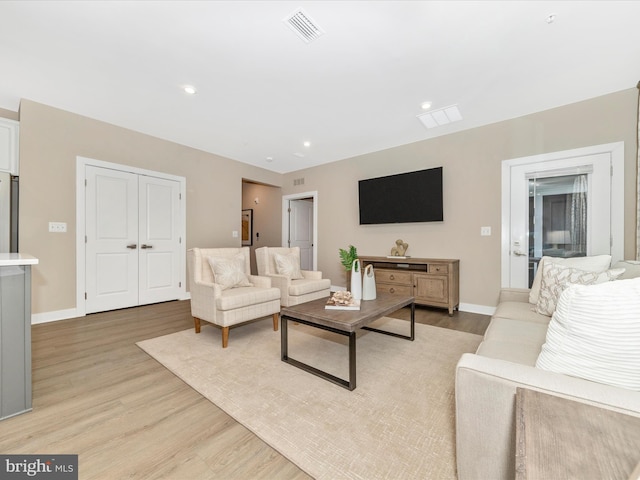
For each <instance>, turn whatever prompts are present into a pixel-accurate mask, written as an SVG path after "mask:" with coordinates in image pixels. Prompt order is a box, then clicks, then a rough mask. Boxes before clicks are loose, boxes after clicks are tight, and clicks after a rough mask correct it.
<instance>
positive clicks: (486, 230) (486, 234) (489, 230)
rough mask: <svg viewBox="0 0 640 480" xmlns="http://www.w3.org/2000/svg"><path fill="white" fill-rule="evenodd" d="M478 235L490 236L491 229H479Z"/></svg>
mask: <svg viewBox="0 0 640 480" xmlns="http://www.w3.org/2000/svg"><path fill="white" fill-rule="evenodd" d="M480 235H482V236H483V237H488V236H490V235H491V227H480Z"/></svg>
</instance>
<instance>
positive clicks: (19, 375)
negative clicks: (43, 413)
mask: <svg viewBox="0 0 640 480" xmlns="http://www.w3.org/2000/svg"><path fill="white" fill-rule="evenodd" d="M1 255H7V254H1ZM36 262H37V261H36ZM29 410H31V265H3V262H2V260H1V259H0V420H2V419H5V418H8V417H12V416H14V415H18V414H20V413H24V412H27V411H29Z"/></svg>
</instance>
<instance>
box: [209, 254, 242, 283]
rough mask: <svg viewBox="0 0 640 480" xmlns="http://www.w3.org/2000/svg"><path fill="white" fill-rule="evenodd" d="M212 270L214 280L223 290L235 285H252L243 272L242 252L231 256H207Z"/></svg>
mask: <svg viewBox="0 0 640 480" xmlns="http://www.w3.org/2000/svg"><path fill="white" fill-rule="evenodd" d="M207 260H208V261H209V265H211V269H212V270H213V278H214V282H215V283H217V284H218V285H220V287H221V288H222V289H223V290H226V289H228V288H235V287H251V286H253V285H252V284H251V283H250V282H249V279H248V278H247V274H246V273H244V268H245V265H244V264H245V258H244V255H243V254H242V253H239V254H237V255H234V256H233V257H207Z"/></svg>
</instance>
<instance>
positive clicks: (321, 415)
mask: <svg viewBox="0 0 640 480" xmlns="http://www.w3.org/2000/svg"><path fill="white" fill-rule="evenodd" d="M376 327H378V328H384V329H388V330H395V331H398V332H404V333H408V327H409V324H408V322H407V321H403V320H396V319H390V318H383V319H381V320H379V321H378V322H377V324H376ZM480 341H481V337H480V336H479V335H473V334H469V333H464V332H457V331H453V330H447V329H443V328H437V327H432V326H427V325H420V324H416V339H415V341H413V342H411V341H407V340H403V339H399V338H396V337H391V336H388V335H381V334H379V333H375V332H371V331H361V332H359V333H358V338H357V388H356V389H355V390H353V391H348V390H346V389H344V388H342V387H339V386H337V385H334V384H332V383H330V382H328V381H326V380H324V379H321V378H319V377H316V376H315V375H312V374H309V373H307V372H304V371H302V370H300V369H298V368H296V367H294V366H292V365H289V364H286V363H284V362H282V361H281V360H280V332H274V331H273V330H272V326H271V322H270V321H260V322H256V323H253V324H249V325H243V326H241V327H239V328H234V329H232V330H231V333H230V335H229V347H228V348H226V349H224V350H223V349H222V348H221V345H220V343H221V340H220V330H218V329H216V328H214V327H212V326H207V327H203V328H202V333H201V334H199V335H197V334H195V332H194V331H193V329H190V330H185V331H182V332H178V333H174V334H171V335H166V336H163V337H158V338H154V339H151V340H145V341H142V342H139V343H138V345H139V346H140V348H142V349H143V350H144V351H145V352H147V353H148V354H149V355H151V356H152V357H153V358H155V359H156V360H157V361H158V362H160V363H161V364H162V365H164V366H165V367H166V368H168V369H169V370H170V371H171V372H173V373H174V374H175V375H177V376H178V377H179V378H181V379H182V380H183V381H184V382H186V383H187V384H188V385H190V386H191V387H192V388H194V389H195V390H197V391H198V392H199V393H201V394H202V395H203V396H205V397H206V398H208V399H209V400H210V401H211V402H213V403H215V404H216V405H217V406H218V407H220V408H221V409H223V410H224V411H225V412H227V413H228V414H229V415H231V416H232V417H233V418H234V419H235V420H237V421H238V422H240V423H241V424H242V425H244V426H245V427H247V428H248V429H249V430H251V431H252V432H254V433H255V434H256V435H257V436H258V437H260V438H261V439H262V440H264V441H265V442H266V443H268V444H269V445H270V446H272V447H273V448H274V449H275V450H277V451H278V452H280V453H281V454H282V455H284V456H285V457H287V458H288V459H289V460H290V461H292V462H293V463H295V464H296V465H297V466H298V467H300V468H301V469H302V470H304V471H305V472H306V473H308V474H309V475H310V476H312V477H314V478H316V479H327V480H328V479H367V480H373V479H390V478H402V479H431V478H433V479H439V480H443V479H452V480H453V479H455V478H456V468H455V431H454V427H455V414H454V374H455V365H456V363H457V361H458V359H459V358H460V356H461V355H462V354H463V353H465V352H473V351H475V349H476V347H477V346H478V345H479V343H480ZM289 356H290V357H291V358H295V359H297V360H301V361H303V362H305V363H309V364H311V365H313V366H315V367H317V368H321V369H323V370H326V371H329V372H330V373H333V374H334V375H337V376H340V377H342V378H347V377H348V373H347V372H348V347H347V341H346V338H345V337H341V336H338V335H335V334H331V333H326V332H322V331H320V330H318V329H314V328H311V327H307V326H303V325H299V324H298V325H292V324H290V327H289Z"/></svg>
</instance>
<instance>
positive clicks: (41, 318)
mask: <svg viewBox="0 0 640 480" xmlns="http://www.w3.org/2000/svg"><path fill="white" fill-rule="evenodd" d="M77 317H84V313H80V312H79V311H78V309H77V308H68V309H66V310H55V311H53V312H43V313H34V314H32V315H31V325H37V324H38V323H49V322H57V321H58V320H68V319H69V318H77Z"/></svg>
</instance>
